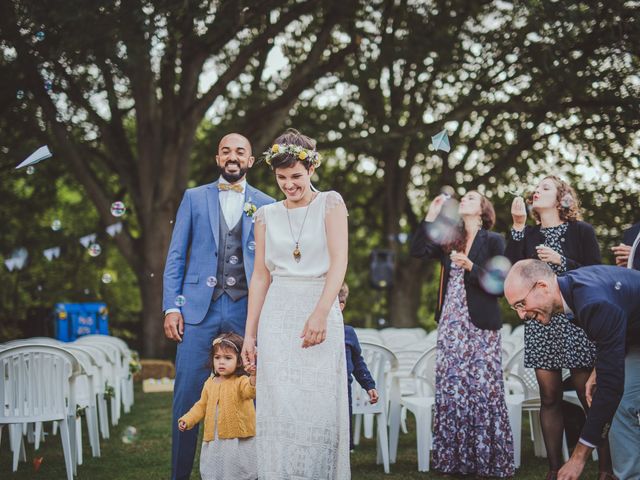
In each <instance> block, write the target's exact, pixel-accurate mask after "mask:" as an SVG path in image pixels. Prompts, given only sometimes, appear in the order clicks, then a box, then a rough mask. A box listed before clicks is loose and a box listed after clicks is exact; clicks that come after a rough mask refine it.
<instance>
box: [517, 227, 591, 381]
mask: <svg viewBox="0 0 640 480" xmlns="http://www.w3.org/2000/svg"><path fill="white" fill-rule="evenodd" d="M567 228H568V224H567V223H561V224H560V225H558V226H555V227H549V228H541V229H540V232H541V233H542V236H543V237H544V245H545V246H546V247H549V248H552V249H553V250H555V251H556V252H558V253H560V256H561V258H562V262H561V264H560V265H556V264H555V263H549V266H550V267H551V268H552V269H553V271H554V272H555V273H556V275H561V274H563V273H565V272H566V271H567V259H566V257H565V256H564V255H562V253H563V251H564V249H563V248H562V244H563V243H564V242H565V238H566V236H567ZM511 236H512V238H513V239H514V240H516V241H521V240H522V239H523V238H524V232H518V231H517V230H512V231H511ZM595 356H596V347H595V345H594V344H593V342H591V341H590V340H589V339H588V338H587V335H586V334H585V333H584V330H583V329H581V328H580V327H578V326H576V325H575V324H573V323H572V322H571V321H570V320H569V318H567V316H566V315H565V314H564V313H558V314H555V315H553V316H552V317H551V322H550V323H549V324H548V325H543V324H541V323H540V322H537V321H535V320H529V321H526V322H525V324H524V366H525V367H527V368H541V369H544V370H559V369H561V368H590V367H592V366H593V364H594V362H595Z"/></svg>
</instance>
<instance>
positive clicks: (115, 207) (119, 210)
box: [111, 201, 127, 217]
mask: <svg viewBox="0 0 640 480" xmlns="http://www.w3.org/2000/svg"><path fill="white" fill-rule="evenodd" d="M126 211H127V207H126V206H125V205H124V203H123V202H120V201H117V202H113V203H112V204H111V215H113V216H114V217H121V216H122V215H124V214H125V212H126Z"/></svg>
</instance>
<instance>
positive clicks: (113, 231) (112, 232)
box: [106, 222, 122, 237]
mask: <svg viewBox="0 0 640 480" xmlns="http://www.w3.org/2000/svg"><path fill="white" fill-rule="evenodd" d="M106 230H107V233H108V234H109V236H110V237H115V236H116V235H117V234H118V233H120V232H121V231H122V222H118V223H114V224H113V225H109V226H108V227H107V228H106Z"/></svg>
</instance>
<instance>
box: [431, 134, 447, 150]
mask: <svg viewBox="0 0 640 480" xmlns="http://www.w3.org/2000/svg"><path fill="white" fill-rule="evenodd" d="M431 144H432V145H433V148H435V149H436V150H442V151H443V152H450V151H451V144H450V143H449V137H448V136H447V131H446V130H442V131H441V132H439V133H437V134H436V135H434V136H433V137H431Z"/></svg>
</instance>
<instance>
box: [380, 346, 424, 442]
mask: <svg viewBox="0 0 640 480" xmlns="http://www.w3.org/2000/svg"><path fill="white" fill-rule="evenodd" d="M424 352H425V351H424V350H422V349H420V350H399V351H397V352H393V353H394V354H395V356H396V358H397V359H398V368H397V369H396V370H395V371H394V372H393V374H392V375H393V377H395V378H397V379H398V382H399V383H400V395H401V396H403V397H405V396H410V395H416V394H417V393H418V385H417V382H416V378H415V377H414V376H413V375H412V373H411V371H412V369H413V366H414V365H415V364H416V361H417V360H418V359H419V358H420V357H421V356H422V355H423V354H424ZM390 387H391V385H389V388H390ZM406 418H407V410H406V408H404V407H403V408H402V411H401V413H400V425H401V428H402V432H403V433H408V431H407V423H406Z"/></svg>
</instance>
